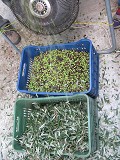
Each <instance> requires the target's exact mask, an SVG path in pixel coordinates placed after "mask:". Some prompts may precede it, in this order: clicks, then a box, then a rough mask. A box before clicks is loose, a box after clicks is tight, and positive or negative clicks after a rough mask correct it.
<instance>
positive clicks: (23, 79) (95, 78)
mask: <svg viewBox="0 0 120 160" xmlns="http://www.w3.org/2000/svg"><path fill="white" fill-rule="evenodd" d="M55 49H58V50H62V49H67V50H77V51H80V52H81V51H84V52H87V53H88V54H89V66H90V67H89V74H90V75H89V76H90V78H89V79H90V82H89V83H90V87H89V89H88V90H87V91H84V92H71V93H70V92H63V93H62V92H32V91H29V90H28V88H27V84H28V83H29V80H30V71H31V67H32V62H33V61H34V57H36V56H38V55H39V54H40V53H44V52H46V51H49V50H55ZM98 86H99V55H98V53H97V52H96V51H95V49H94V47H93V45H92V42H91V41H90V40H89V39H81V40H79V41H76V42H72V43H66V44H55V45H49V46H27V47H25V48H24V49H23V51H22V56H21V63H20V70H19V75H18V84H17V90H18V91H19V92H23V93H27V94H31V95H33V96H34V95H38V96H66V95H67V96H71V95H74V94H88V95H89V96H91V97H94V98H95V97H97V96H98Z"/></svg>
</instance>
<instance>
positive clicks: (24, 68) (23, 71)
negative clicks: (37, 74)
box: [22, 63, 26, 77]
mask: <svg viewBox="0 0 120 160" xmlns="http://www.w3.org/2000/svg"><path fill="white" fill-rule="evenodd" d="M25 73H26V63H24V64H23V70H22V76H23V77H24V76H25Z"/></svg>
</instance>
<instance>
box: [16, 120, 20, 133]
mask: <svg viewBox="0 0 120 160" xmlns="http://www.w3.org/2000/svg"><path fill="white" fill-rule="evenodd" d="M19 124H20V119H19V117H17V118H16V132H19Z"/></svg>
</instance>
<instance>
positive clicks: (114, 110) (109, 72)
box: [0, 0, 120, 160]
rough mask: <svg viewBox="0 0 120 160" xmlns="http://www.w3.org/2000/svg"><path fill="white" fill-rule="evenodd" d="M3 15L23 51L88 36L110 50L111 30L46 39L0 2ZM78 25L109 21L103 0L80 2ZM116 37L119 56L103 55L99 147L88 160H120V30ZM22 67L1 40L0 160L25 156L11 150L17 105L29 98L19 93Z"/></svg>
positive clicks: (85, 29) (87, 29) (90, 28)
mask: <svg viewBox="0 0 120 160" xmlns="http://www.w3.org/2000/svg"><path fill="white" fill-rule="evenodd" d="M88 6H89V10H88ZM111 6H112V13H113V15H114V13H115V10H116V8H117V1H116V0H113V1H111ZM100 13H101V14H100ZM0 15H2V16H3V17H4V18H7V19H9V20H10V21H11V22H12V23H14V26H15V28H16V29H17V31H18V32H19V34H20V35H21V38H22V40H21V42H20V44H19V45H18V46H17V47H18V48H19V49H20V50H21V51H22V49H23V48H24V47H25V46H27V45H30V44H32V45H48V44H53V43H60V42H63V43H67V42H71V41H75V40H79V39H81V38H83V37H84V36H85V35H86V36H87V37H88V38H89V39H91V40H92V42H93V45H94V47H95V48H96V50H98V49H99V50H104V49H106V48H110V46H111V42H110V36H109V28H108V26H106V25H105V26H104V25H103V26H99V25H98V24H96V25H87V26H84V25H79V26H78V28H74V29H72V30H71V29H68V30H66V31H65V32H63V33H61V34H59V35H55V36H43V35H36V34H34V33H33V32H32V31H29V30H27V29H26V28H25V27H24V26H23V25H21V24H20V23H19V22H18V21H17V20H16V19H15V17H14V15H13V14H12V12H11V11H10V10H9V8H8V7H6V6H5V5H4V4H3V3H2V1H1V0H0ZM77 21H82V22H83V21H84V22H86V21H87V22H91V21H92V22H93V21H94V22H103V21H104V22H105V21H107V16H106V10H105V3H104V0H98V2H96V0H89V1H88V0H85V1H82V0H80V9H79V14H78V17H77ZM75 26H76V25H73V27H75ZM115 33H116V40H117V49H116V50H117V51H118V52H114V53H111V54H109V55H100V80H99V82H100V83H99V97H98V98H97V101H98V106H99V107H98V108H99V135H100V141H99V142H100V144H99V149H98V151H96V153H95V154H94V155H93V157H90V158H88V160H119V159H120V56H119V54H120V53H119V51H120V38H119V37H120V29H117V30H116V31H115ZM19 64H20V55H18V54H17V53H16V51H15V50H14V49H13V48H11V47H10V46H9V44H8V43H7V42H5V40H4V39H3V38H2V36H0V160H24V158H23V153H17V152H16V151H14V150H13V149H12V134H13V118H14V103H15V101H16V98H17V97H26V95H23V94H20V93H18V92H17V89H16V84H17V78H18V77H17V76H18V70H19Z"/></svg>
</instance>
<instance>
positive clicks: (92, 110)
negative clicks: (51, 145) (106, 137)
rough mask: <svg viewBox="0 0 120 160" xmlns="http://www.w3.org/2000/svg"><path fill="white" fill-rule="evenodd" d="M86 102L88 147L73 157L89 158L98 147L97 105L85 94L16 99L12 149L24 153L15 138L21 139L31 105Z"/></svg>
mask: <svg viewBox="0 0 120 160" xmlns="http://www.w3.org/2000/svg"><path fill="white" fill-rule="evenodd" d="M67 101H69V102H80V101H85V102H87V111H88V140H89V142H88V145H89V150H88V151H87V152H84V153H80V152H76V154H75V156H76V157H79V158H85V157H89V155H90V154H92V153H93V152H94V151H95V150H97V147H98V132H97V130H98V118H97V103H96V101H95V100H94V99H92V98H90V97H89V96H87V95H85V94H83V95H82V94H79V95H74V96H59V97H46V98H32V99H27V98H25V99H18V100H17V101H16V103H15V108H14V135H13V137H14V139H13V148H14V149H15V150H16V151H24V149H23V148H22V147H21V145H20V143H19V142H18V141H17V140H16V139H17V137H19V138H20V137H21V136H22V134H23V133H24V132H25V128H26V121H27V118H28V117H29V113H30V111H31V109H32V107H33V106H32V103H33V102H36V103H39V104H40V103H42V104H43V103H47V104H48V103H49V104H51V103H58V102H67Z"/></svg>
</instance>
